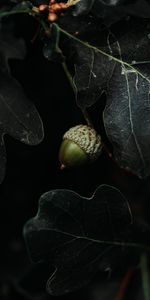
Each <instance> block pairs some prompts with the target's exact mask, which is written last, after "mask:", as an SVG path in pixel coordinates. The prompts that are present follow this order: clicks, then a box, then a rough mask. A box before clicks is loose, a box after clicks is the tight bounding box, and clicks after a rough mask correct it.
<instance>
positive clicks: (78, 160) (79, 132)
mask: <svg viewBox="0 0 150 300" xmlns="http://www.w3.org/2000/svg"><path fill="white" fill-rule="evenodd" d="M101 150H102V142H101V137H100V135H99V134H98V133H97V132H96V131H95V129H94V128H92V127H90V126H87V125H77V126H74V127H72V128H70V129H69V130H68V131H67V132H66V133H65V134H64V135H63V141H62V144H61V146H60V150H59V161H60V163H61V169H64V168H71V167H78V166H81V165H85V164H87V163H91V162H94V161H95V160H96V159H97V158H98V157H99V155H100V154H101Z"/></svg>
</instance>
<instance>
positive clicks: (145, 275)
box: [141, 253, 150, 300]
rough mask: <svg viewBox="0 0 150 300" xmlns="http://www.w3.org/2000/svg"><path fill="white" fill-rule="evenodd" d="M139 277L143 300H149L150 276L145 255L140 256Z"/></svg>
mask: <svg viewBox="0 0 150 300" xmlns="http://www.w3.org/2000/svg"><path fill="white" fill-rule="evenodd" d="M141 275H142V283H143V293H144V297H145V300H149V299H150V275H149V270H148V257H147V255H146V254H145V253H143V254H142V255H141Z"/></svg>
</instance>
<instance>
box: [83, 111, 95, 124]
mask: <svg viewBox="0 0 150 300" xmlns="http://www.w3.org/2000/svg"><path fill="white" fill-rule="evenodd" d="M81 111H82V113H83V116H84V118H85V120H86V122H87V125H88V126H90V127H92V128H94V125H93V123H92V120H91V118H90V115H89V113H88V111H87V110H86V108H84V109H81Z"/></svg>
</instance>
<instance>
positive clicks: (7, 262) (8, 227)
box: [0, 16, 149, 300]
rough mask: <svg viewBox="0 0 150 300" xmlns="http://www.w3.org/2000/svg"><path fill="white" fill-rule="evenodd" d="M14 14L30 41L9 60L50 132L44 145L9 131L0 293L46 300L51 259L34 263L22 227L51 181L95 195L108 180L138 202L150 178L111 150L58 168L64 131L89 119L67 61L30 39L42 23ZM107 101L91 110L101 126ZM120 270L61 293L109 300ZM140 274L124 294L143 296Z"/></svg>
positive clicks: (0, 216) (0, 222)
mask: <svg viewBox="0 0 150 300" xmlns="http://www.w3.org/2000/svg"><path fill="white" fill-rule="evenodd" d="M15 22H16V25H15V30H16V34H17V35H18V36H23V37H24V39H25V41H26V44H27V55H26V58H25V60H24V61H17V60H13V61H10V66H11V71H12V74H13V76H14V77H15V78H16V79H18V80H19V81H20V83H21V84H22V86H23V87H24V90H25V93H26V94H27V95H28V97H29V99H31V101H33V103H34V104H35V106H36V108H37V110H38V111H39V113H40V116H41V118H42V120H43V125H44V130H45V138H44V140H43V142H42V143H41V144H39V145H38V146H27V145H24V144H21V143H20V142H18V141H16V140H14V139H12V138H11V137H9V136H5V144H6V151H7V169H6V177H5V179H4V182H3V183H2V185H1V186H0V199H1V201H0V238H1V243H0V254H1V256H0V266H1V267H0V299H4V300H6V299H8V300H10V299H11V300H17V299H21V300H22V299H42V300H44V299H52V298H54V297H51V296H49V295H47V294H46V292H45V284H46V280H47V279H48V276H49V275H50V274H51V270H50V269H49V268H48V266H47V265H40V264H39V265H35V264H32V263H31V261H30V258H29V256H28V253H27V250H26V246H25V243H24V239H23V234H22V230H23V226H24V224H25V222H26V221H27V220H28V219H29V218H31V217H33V216H34V215H35V214H36V212H37V208H38V199H39V197H40V196H41V194H43V193H44V192H47V191H49V190H52V189H61V188H66V189H72V190H74V191H76V192H78V193H80V194H81V195H83V196H87V197H91V195H92V194H93V192H94V190H95V188H96V187H97V186H98V185H100V184H102V183H107V184H112V185H114V186H116V187H118V188H119V189H120V190H121V191H122V192H123V193H124V194H125V195H126V196H127V198H128V200H129V201H130V202H131V203H132V205H134V202H135V201H136V203H138V202H139V203H140V197H141V195H142V197H145V198H146V199H149V187H148V183H149V179H148V180H147V181H145V182H144V183H143V182H141V181H140V180H138V179H137V178H136V177H134V176H132V175H131V174H126V173H125V172H124V171H123V170H120V169H119V168H118V167H117V165H116V164H115V163H114V162H113V161H111V160H110V159H109V158H108V155H107V153H105V152H103V154H102V156H101V157H100V158H99V159H98V161H97V162H96V163H94V164H93V165H90V166H85V167H83V168H80V169H74V170H65V171H60V163H59V161H58V152H59V147H60V143H61V139H62V135H63V133H64V132H65V131H66V130H68V129H69V128H70V127H72V126H74V125H76V124H80V123H85V120H84V118H83V115H82V113H81V111H80V110H79V108H78V107H77V106H76V102H75V97H74V94H73V91H72V89H71V87H70V84H69V82H68V80H67V77H66V76H65V74H64V71H63V68H62V66H61V65H60V64H57V63H54V62H49V61H47V60H46V59H45V58H44V56H43V55H42V43H41V42H39V41H38V40H36V41H35V42H34V43H32V42H31V40H32V38H33V36H34V33H35V32H36V28H37V23H36V22H35V21H34V20H32V19H31V18H30V17H23V16H21V17H20V16H18V17H15ZM26 24H28V28H27V27H26V26H27V25H26ZM104 103H105V100H104V101H103V102H102V104H100V103H99V102H98V103H97V104H96V105H95V106H94V107H93V108H92V109H91V110H90V113H91V116H92V119H93V122H94V124H95V127H96V129H97V130H98V131H99V132H100V133H101V131H102V134H104V132H103V131H104V129H103V128H102V109H103V106H104ZM100 125H101V126H100ZM100 127H101V128H100ZM145 189H146V192H145ZM143 191H144V193H143ZM143 195H144V196H143ZM137 198H139V201H138V200H137ZM146 203H147V202H146ZM145 207H146V208H147V207H148V204H146V206H145ZM146 208H145V210H146ZM137 210H138V205H137ZM139 210H140V208H139ZM125 264H126V262H125ZM122 272H123V271H122V270H119V272H118V273H117V272H116V273H115V272H114V273H113V276H112V278H111V279H110V278H109V276H108V274H106V275H103V276H102V275H101V274H98V275H97V277H96V278H94V279H93V282H92V283H91V284H90V285H89V286H88V287H85V288H83V289H82V290H80V291H78V292H76V293H73V294H69V295H66V296H62V297H58V299H66V300H68V299H76V298H77V297H78V298H85V299H94V300H98V299H103V300H105V299H109V300H110V294H109V295H108V293H110V291H111V296H112V298H111V299H115V295H116V293H117V289H118V287H119V286H120V280H121V276H122V274H123V273H122ZM120 275H121V276H120ZM140 276H141V275H140V271H137V273H136V275H135V276H134V279H133V280H132V282H131V286H130V289H129V291H128V293H127V295H126V296H127V299H129V296H131V298H132V299H142V294H141V277H140ZM137 286H139V288H138V289H137Z"/></svg>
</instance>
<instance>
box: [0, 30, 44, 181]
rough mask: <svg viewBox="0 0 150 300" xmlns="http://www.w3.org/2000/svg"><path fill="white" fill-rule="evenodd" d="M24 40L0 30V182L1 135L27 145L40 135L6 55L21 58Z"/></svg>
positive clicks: (0, 172)
mask: <svg viewBox="0 0 150 300" xmlns="http://www.w3.org/2000/svg"><path fill="white" fill-rule="evenodd" d="M25 52H26V49H25V44H24V42H23V40H21V39H17V38H15V37H14V35H13V34H12V33H11V30H10V28H9V26H8V28H7V27H6V28H3V27H2V28H1V31H0V141H1V147H0V182H2V180H3V178H4V174H5V164H6V154H5V147H4V141H3V137H4V135H5V134H9V135H11V136H12V137H14V138H16V139H18V140H19V141H21V142H23V143H26V144H28V145H36V144H38V143H40V142H41V141H42V139H43V134H44V133H43V125H42V121H41V119H40V116H39V114H38V112H37V110H36V108H35V106H34V104H32V103H31V102H30V101H29V100H28V98H27V97H26V95H25V93H24V90H23V88H22V87H21V85H20V84H19V83H18V82H17V81H16V79H14V78H13V77H12V76H11V70H10V68H9V59H10V58H11V59H14V58H15V59H23V58H24V56H25Z"/></svg>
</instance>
